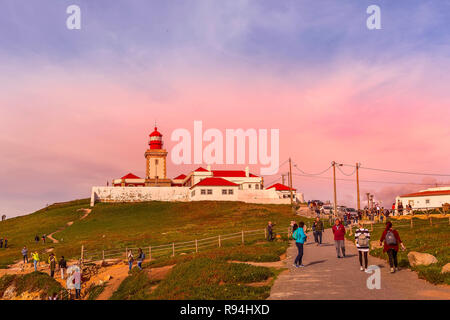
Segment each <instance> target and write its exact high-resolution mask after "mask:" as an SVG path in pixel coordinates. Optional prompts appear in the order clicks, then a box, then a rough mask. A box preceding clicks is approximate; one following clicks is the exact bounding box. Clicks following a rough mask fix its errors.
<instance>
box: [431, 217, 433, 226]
mask: <svg viewBox="0 0 450 320" xmlns="http://www.w3.org/2000/svg"><path fill="white" fill-rule="evenodd" d="M432 225H433V217H431V216H430V226H432Z"/></svg>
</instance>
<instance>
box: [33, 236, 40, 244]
mask: <svg viewBox="0 0 450 320" xmlns="http://www.w3.org/2000/svg"><path fill="white" fill-rule="evenodd" d="M39 239H40V238H39V236H38V235H36V236H35V237H34V241H35V242H36V243H38V242H39Z"/></svg>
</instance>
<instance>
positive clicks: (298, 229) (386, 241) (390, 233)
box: [291, 218, 406, 273]
mask: <svg viewBox="0 0 450 320" xmlns="http://www.w3.org/2000/svg"><path fill="white" fill-rule="evenodd" d="M291 226H292V230H293V232H292V238H293V239H294V240H295V245H296V247H297V250H298V254H297V257H296V258H295V260H294V267H296V268H302V267H304V265H303V263H302V260H303V254H304V248H303V246H304V244H305V242H306V241H307V238H308V237H307V235H306V233H305V230H304V226H305V223H304V222H303V221H300V222H299V223H298V224H297V223H295V222H294V224H293V223H292V222H291ZM312 229H313V235H314V241H315V243H316V245H318V246H319V245H320V244H322V233H323V232H324V226H323V223H322V221H321V220H320V219H319V218H317V219H316V220H315V221H314V223H313V226H312ZM331 230H332V232H333V238H334V244H335V248H336V254H337V258H338V259H342V258H345V257H346V255H345V234H346V229H345V226H344V224H343V223H342V221H341V220H340V219H339V218H338V219H336V220H335V223H334V225H333V227H332V228H331ZM370 236H371V235H370V232H369V230H368V229H367V228H365V227H364V225H363V224H362V223H361V222H359V223H358V228H357V229H356V231H355V236H354V241H355V245H356V248H357V251H358V257H359V265H360V270H361V271H367V267H368V263H369V261H368V252H369V249H370ZM380 246H383V252H385V253H387V255H388V257H389V266H390V272H391V273H394V272H395V271H398V259H397V253H398V251H399V248H401V249H402V250H406V248H405V246H404V244H403V242H402V240H401V239H400V235H399V233H398V231H397V230H395V229H394V228H393V226H392V222H390V221H388V222H386V227H385V229H384V231H383V233H382V235H381V238H380Z"/></svg>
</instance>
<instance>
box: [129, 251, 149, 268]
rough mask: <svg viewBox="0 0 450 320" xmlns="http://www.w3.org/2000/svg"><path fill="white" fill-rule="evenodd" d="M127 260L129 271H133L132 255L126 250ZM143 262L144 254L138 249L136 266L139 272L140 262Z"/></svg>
mask: <svg viewBox="0 0 450 320" xmlns="http://www.w3.org/2000/svg"><path fill="white" fill-rule="evenodd" d="M127 259H128V268H129V270H130V271H131V269H133V263H134V255H133V252H132V251H131V250H128V254H127ZM144 260H145V253H144V251H142V249H141V248H139V249H138V255H137V266H138V268H139V270H142V262H144Z"/></svg>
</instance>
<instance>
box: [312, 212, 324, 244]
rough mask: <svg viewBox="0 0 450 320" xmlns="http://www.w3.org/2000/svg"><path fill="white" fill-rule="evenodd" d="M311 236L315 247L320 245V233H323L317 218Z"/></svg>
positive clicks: (320, 222)
mask: <svg viewBox="0 0 450 320" xmlns="http://www.w3.org/2000/svg"><path fill="white" fill-rule="evenodd" d="M312 228H313V234H314V241H315V242H316V244H317V245H321V244H322V233H323V231H324V228H323V222H322V221H321V220H320V218H319V217H317V218H316V221H314V223H313V226H312Z"/></svg>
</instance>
